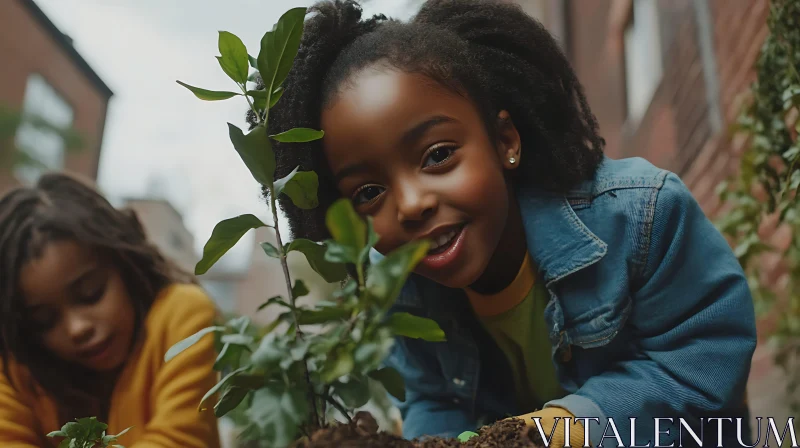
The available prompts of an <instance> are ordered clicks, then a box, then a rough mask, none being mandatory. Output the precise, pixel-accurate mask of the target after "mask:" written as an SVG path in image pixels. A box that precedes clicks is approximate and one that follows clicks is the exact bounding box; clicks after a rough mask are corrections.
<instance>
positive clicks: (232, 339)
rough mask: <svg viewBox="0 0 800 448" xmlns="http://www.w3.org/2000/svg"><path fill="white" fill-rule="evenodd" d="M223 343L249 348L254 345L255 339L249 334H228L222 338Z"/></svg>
mask: <svg viewBox="0 0 800 448" xmlns="http://www.w3.org/2000/svg"><path fill="white" fill-rule="evenodd" d="M222 343H223V344H233V345H243V346H249V345H250V344H252V343H253V337H252V336H250V335H248V334H226V335H224V336H222Z"/></svg>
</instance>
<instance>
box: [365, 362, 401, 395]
mask: <svg viewBox="0 0 800 448" xmlns="http://www.w3.org/2000/svg"><path fill="white" fill-rule="evenodd" d="M369 377H370V378H372V379H374V380H376V381H379V382H380V383H381V384H383V387H385V388H386V392H389V393H390V394H391V395H392V396H393V397H395V398H397V399H398V400H400V401H406V382H405V380H403V376H402V375H400V373H398V372H397V370H395V369H393V368H391V367H384V368H382V369H379V370H373V371H372V372H370V373H369Z"/></svg>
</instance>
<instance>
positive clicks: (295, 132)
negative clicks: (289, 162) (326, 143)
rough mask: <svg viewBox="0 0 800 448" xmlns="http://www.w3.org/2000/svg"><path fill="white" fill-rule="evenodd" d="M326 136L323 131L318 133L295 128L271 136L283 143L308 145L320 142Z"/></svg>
mask: <svg viewBox="0 0 800 448" xmlns="http://www.w3.org/2000/svg"><path fill="white" fill-rule="evenodd" d="M324 135H325V132H323V131H317V130H315V129H309V128H294V129H289V130H288V131H286V132H281V133H280V134H275V135H270V138H273V139H275V140H277V141H279V142H281V143H307V142H313V141H314V140H319V139H321V138H322V137H323V136H324Z"/></svg>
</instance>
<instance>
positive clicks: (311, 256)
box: [286, 238, 347, 283]
mask: <svg viewBox="0 0 800 448" xmlns="http://www.w3.org/2000/svg"><path fill="white" fill-rule="evenodd" d="M325 250H326V247H325V245H324V244H319V243H316V242H314V241H311V240H308V239H305V238H296V239H294V240H293V241H292V242H291V243H289V245H288V246H287V247H286V252H287V253H288V252H291V251H297V252H300V253H302V254H303V255H305V256H306V260H308V264H309V265H310V266H311V269H313V270H314V272H316V273H317V274H319V275H320V276H322V278H323V279H325V281H326V282H328V283H333V282H339V281H342V280H344V279H345V278H347V269H345V267H344V265H342V264H338V263H331V262H329V261H327V260H325Z"/></svg>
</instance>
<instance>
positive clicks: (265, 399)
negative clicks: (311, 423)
mask: <svg viewBox="0 0 800 448" xmlns="http://www.w3.org/2000/svg"><path fill="white" fill-rule="evenodd" d="M308 412H309V406H308V402H307V401H306V393H305V391H304V390H302V389H301V388H296V387H295V388H290V387H287V386H286V385H285V384H283V383H272V384H268V385H267V386H266V387H264V388H262V389H259V390H257V391H256V392H255V393H254V394H253V400H252V404H251V405H250V409H248V410H247V412H246V413H247V416H248V418H249V419H250V421H252V422H253V423H255V424H256V425H258V427H259V428H260V429H261V431H262V434H264V435H265V437H266V440H264V442H267V443H268V444H269V446H275V447H283V446H288V445H289V444H290V443H292V442H293V441H294V440H295V436H296V435H297V429H298V427H299V426H300V425H301V424H302V423H304V422H305V421H306V419H307V418H308Z"/></svg>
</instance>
